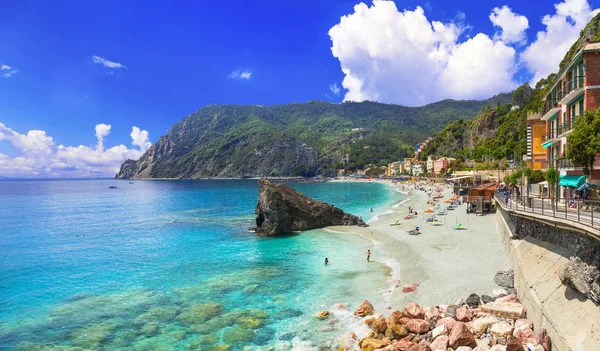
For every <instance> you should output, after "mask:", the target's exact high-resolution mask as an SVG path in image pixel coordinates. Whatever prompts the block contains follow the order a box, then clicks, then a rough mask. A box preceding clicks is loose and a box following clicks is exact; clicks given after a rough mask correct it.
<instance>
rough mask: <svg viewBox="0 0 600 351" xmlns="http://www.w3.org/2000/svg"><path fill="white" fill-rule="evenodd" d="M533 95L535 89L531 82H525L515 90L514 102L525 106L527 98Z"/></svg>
mask: <svg viewBox="0 0 600 351" xmlns="http://www.w3.org/2000/svg"><path fill="white" fill-rule="evenodd" d="M531 95H533V89H531V87H530V86H529V83H525V84H523V85H521V86H520V87H518V88H517V90H515V92H514V93H513V96H512V100H513V104H515V105H517V106H521V107H523V106H525V104H526V103H527V100H529V98H530V97H531Z"/></svg>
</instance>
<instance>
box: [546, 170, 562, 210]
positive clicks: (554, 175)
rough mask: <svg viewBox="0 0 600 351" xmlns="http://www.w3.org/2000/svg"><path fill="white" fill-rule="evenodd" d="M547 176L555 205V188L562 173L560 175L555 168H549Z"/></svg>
mask: <svg viewBox="0 0 600 351" xmlns="http://www.w3.org/2000/svg"><path fill="white" fill-rule="evenodd" d="M545 176H546V181H547V182H548V184H549V185H550V198H551V199H552V203H553V204H554V194H555V190H554V187H555V185H556V183H558V181H559V179H560V173H558V171H557V170H556V169H554V168H548V169H547V170H546V174H545Z"/></svg>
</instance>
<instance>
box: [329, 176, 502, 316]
mask: <svg viewBox="0 0 600 351" xmlns="http://www.w3.org/2000/svg"><path fill="white" fill-rule="evenodd" d="M394 186H396V185H394ZM400 187H401V185H400ZM425 188H427V189H429V188H433V189H435V187H433V186H429V185H428V186H426V187H425ZM433 194H434V195H435V194H436V193H435V192H434V193H433ZM442 195H444V198H443V199H441V201H440V203H441V207H442V208H445V207H446V205H447V204H446V203H444V202H443V200H445V199H448V198H449V197H450V196H452V192H451V190H449V189H445V190H444V191H443V193H442ZM427 198H428V196H427V193H425V192H423V191H418V190H412V194H411V195H408V201H406V202H405V203H403V204H401V205H400V206H397V207H396V208H394V209H393V212H392V213H388V214H380V215H378V219H377V220H375V221H373V222H371V223H369V224H370V227H368V228H355V227H352V228H350V227H332V228H331V229H332V230H335V231H340V232H347V233H355V234H358V235H361V236H362V237H364V238H366V239H369V240H372V242H373V246H372V247H370V249H371V252H372V260H373V261H376V262H380V263H384V264H386V265H388V266H389V267H390V268H391V271H390V272H391V273H390V280H394V279H397V280H399V281H400V284H399V286H398V287H394V285H395V284H391V285H388V286H387V287H383V288H382V289H385V291H384V292H383V295H384V299H383V301H371V302H372V303H373V304H374V305H375V308H376V310H378V311H384V308H385V306H388V305H389V306H391V307H392V309H399V308H402V307H403V306H404V305H405V304H406V303H408V302H417V303H419V304H420V305H421V306H434V305H439V304H451V303H456V302H458V301H460V300H461V299H466V298H467V297H468V296H469V294H471V293H477V294H480V295H481V294H488V295H491V294H492V293H493V291H494V290H497V289H499V287H498V286H497V285H496V284H495V283H494V281H493V277H494V274H495V273H496V272H497V271H499V270H504V269H507V268H510V261H509V259H508V256H507V254H506V252H505V249H504V245H503V244H502V241H501V237H500V234H499V232H498V230H497V228H496V224H495V221H494V218H493V214H487V215H485V216H478V215H475V214H468V215H467V213H466V205H465V204H463V205H461V206H460V207H458V208H457V209H455V210H451V211H447V215H445V216H437V215H436V217H437V218H438V220H439V221H440V222H442V223H443V225H442V226H432V225H430V224H429V223H427V222H426V218H427V217H429V216H431V215H432V214H429V213H424V212H423V211H424V210H426V209H428V208H433V206H429V205H427V204H426V202H427ZM409 206H411V207H413V209H414V210H416V211H417V212H418V213H419V216H418V218H416V219H411V220H404V217H405V216H406V215H407V214H408V213H409V211H408V207H409ZM398 219H400V220H401V221H400V222H401V223H402V225H400V226H390V223H391V222H395V221H396V220H398ZM458 222H462V224H463V226H464V227H466V230H454V229H452V226H454V225H456V224H457V223H458ZM415 226H419V227H420V228H421V233H422V234H421V235H418V236H413V235H407V234H406V231H407V230H409V229H413V228H414V227H415ZM365 251H366V249H365ZM413 283H417V284H419V287H418V288H417V289H416V291H414V292H408V293H403V292H402V287H403V286H405V285H409V284H413Z"/></svg>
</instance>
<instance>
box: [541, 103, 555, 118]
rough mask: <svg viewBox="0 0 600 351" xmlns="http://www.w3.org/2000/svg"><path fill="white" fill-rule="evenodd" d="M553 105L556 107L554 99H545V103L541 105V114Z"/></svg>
mask: <svg viewBox="0 0 600 351" xmlns="http://www.w3.org/2000/svg"><path fill="white" fill-rule="evenodd" d="M555 107H558V102H557V101H556V100H552V99H551V100H548V101H546V103H545V104H544V106H543V107H542V116H543V115H545V114H546V113H547V112H548V111H550V110H552V109H553V108H555Z"/></svg>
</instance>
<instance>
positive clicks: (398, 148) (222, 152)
mask: <svg viewBox="0 0 600 351" xmlns="http://www.w3.org/2000/svg"><path fill="white" fill-rule="evenodd" d="M509 99H510V95H509V94H498V95H496V96H494V97H492V98H490V99H487V100H461V101H459V100H451V99H446V100H442V101H439V102H435V103H432V104H428V105H425V106H421V107H406V106H401V105H392V104H382V103H377V102H371V101H364V102H344V103H341V104H332V103H328V102H323V101H310V102H306V103H293V104H283V105H270V106H260V105H208V106H205V107H203V108H201V109H200V110H198V111H196V112H194V113H192V114H190V115H188V116H186V117H184V118H183V119H182V120H180V121H179V122H177V123H175V124H174V125H173V126H172V127H171V128H170V129H169V131H168V132H167V134H166V135H164V136H162V137H160V138H159V140H158V141H157V142H155V143H154V144H153V145H152V146H151V147H150V149H148V150H147V151H146V152H145V153H144V154H143V155H142V156H141V157H140V159H139V160H137V161H133V160H127V161H125V162H124V163H123V165H122V166H121V169H120V171H119V173H118V174H117V175H116V177H117V178H203V177H224V178H225V177H246V176H252V177H262V176H297V175H302V176H312V175H316V174H324V173H328V172H329V173H330V172H332V170H333V169H337V168H341V167H346V168H348V169H357V168H362V167H364V166H365V165H367V164H369V163H382V164H383V163H385V162H387V161H392V160H397V159H399V158H401V157H405V156H409V155H411V153H412V149H413V146H412V145H415V144H416V143H418V142H420V141H422V140H423V139H425V138H427V137H428V136H429V135H431V134H433V133H435V132H438V131H439V130H440V129H441V126H443V125H445V124H447V123H448V122H451V121H454V120H457V119H460V118H464V119H470V118H473V117H474V116H475V115H476V114H477V112H478V111H480V110H481V109H482V108H483V107H485V106H487V105H490V104H494V103H496V102H498V101H502V102H506V101H507V100H509ZM346 155H349V162H347V163H346V164H345V165H344V163H343V160H344V158H345V156H346Z"/></svg>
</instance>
